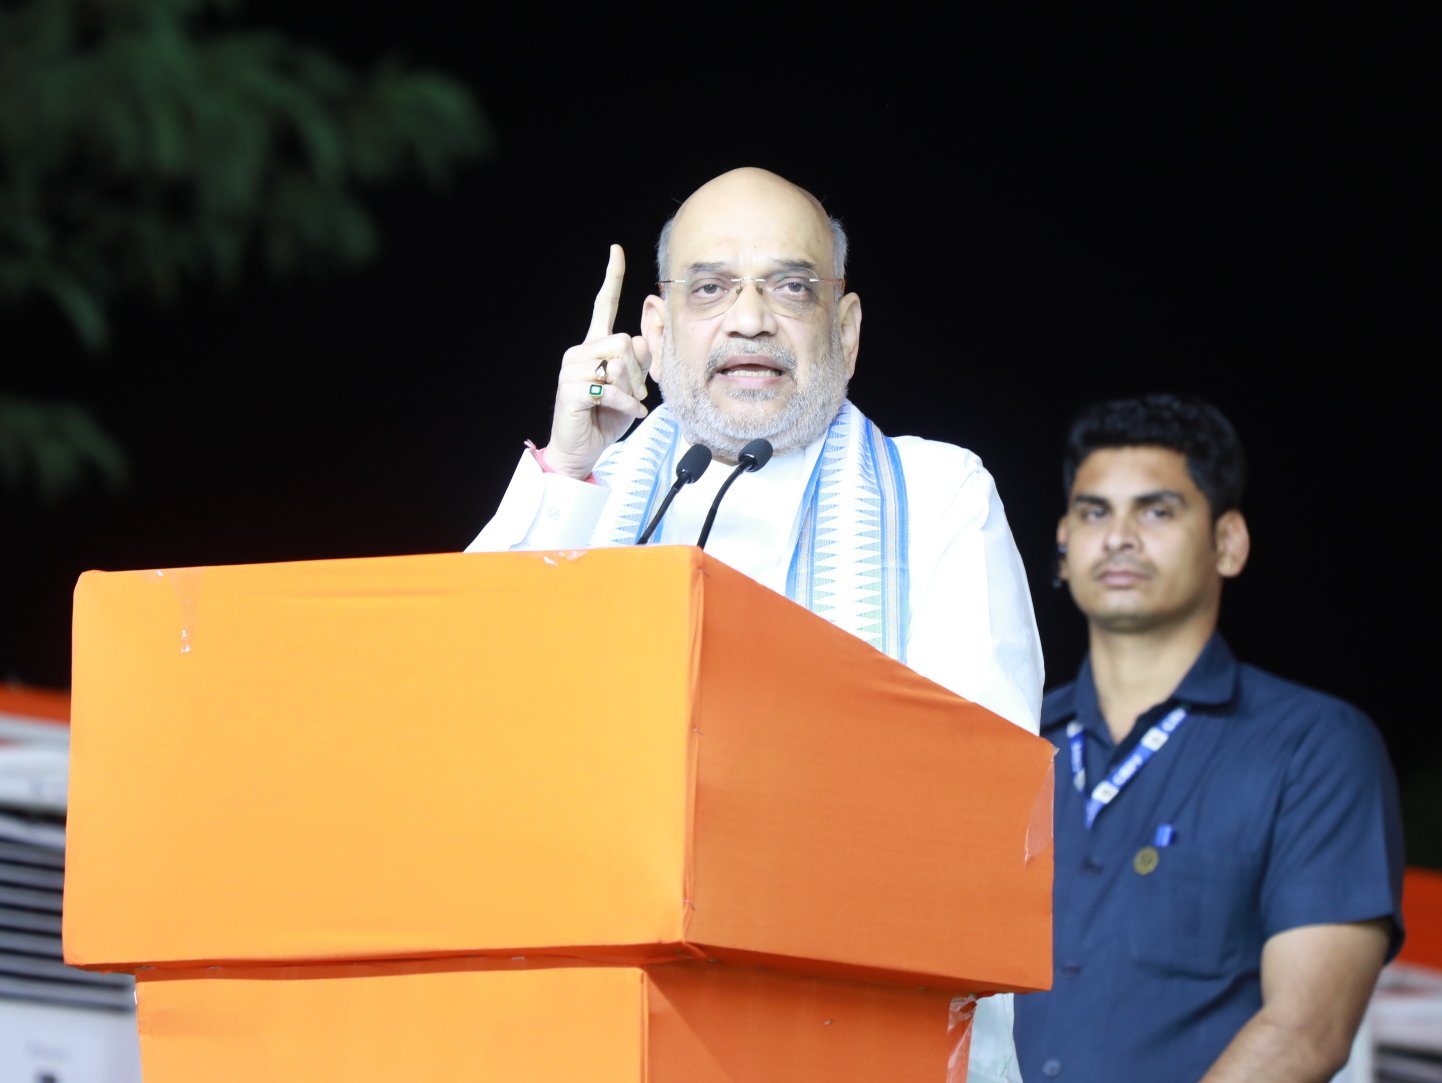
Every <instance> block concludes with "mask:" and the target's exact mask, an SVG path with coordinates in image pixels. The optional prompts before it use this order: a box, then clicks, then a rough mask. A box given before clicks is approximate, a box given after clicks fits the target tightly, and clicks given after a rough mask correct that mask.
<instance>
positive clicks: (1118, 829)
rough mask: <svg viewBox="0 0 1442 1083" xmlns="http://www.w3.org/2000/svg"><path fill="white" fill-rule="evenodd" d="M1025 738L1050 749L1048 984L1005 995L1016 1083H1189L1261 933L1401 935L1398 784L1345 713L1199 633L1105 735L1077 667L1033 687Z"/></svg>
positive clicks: (1241, 988) (1250, 964)
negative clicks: (1161, 699) (1366, 930)
mask: <svg viewBox="0 0 1442 1083" xmlns="http://www.w3.org/2000/svg"><path fill="white" fill-rule="evenodd" d="M1178 706H1181V707H1184V708H1185V709H1186V712H1187V713H1186V718H1185V720H1184V721H1183V722H1182V724H1181V725H1180V726H1179V727H1178V728H1177V729H1176V730H1175V731H1174V732H1173V733H1172V735H1171V737H1170V738H1169V739H1168V740H1167V742H1166V743H1165V744H1163V745H1162V746H1161V747H1160V748H1159V749H1158V750H1157V751H1156V753H1155V755H1153V756H1152V757H1151V759H1150V760H1148V761H1147V762H1146V764H1145V765H1144V766H1143V767H1142V768H1141V770H1140V771H1139V772H1137V773H1136V774H1135V775H1133V776H1132V778H1131V780H1130V781H1129V782H1128V783H1126V785H1124V786H1123V787H1122V788H1121V790H1120V791H1119V792H1118V794H1117V796H1116V797H1115V798H1114V799H1113V800H1112V801H1111V803H1110V804H1108V805H1106V806H1105V807H1104V808H1102V809H1101V811H1100V812H1099V813H1098V814H1097V816H1096V819H1095V822H1094V823H1093V826H1092V827H1091V829H1090V830H1088V829H1087V827H1086V822H1085V821H1086V817H1085V811H1084V810H1085V806H1086V801H1087V797H1088V796H1089V795H1090V793H1091V791H1092V789H1093V788H1094V787H1095V786H1096V784H1097V783H1098V782H1100V781H1102V780H1103V779H1105V778H1107V777H1108V775H1109V774H1110V773H1111V771H1112V770H1113V769H1114V768H1115V767H1116V766H1117V765H1118V764H1119V763H1121V762H1122V761H1124V760H1125V759H1126V758H1127V756H1128V755H1129V753H1130V752H1131V751H1132V750H1133V749H1134V748H1136V746H1137V744H1138V742H1139V740H1140V739H1141V737H1142V735H1143V734H1144V733H1146V732H1147V730H1149V729H1150V728H1151V726H1152V724H1153V723H1155V722H1158V721H1159V720H1161V719H1162V718H1163V717H1165V716H1166V715H1167V714H1168V713H1169V712H1171V711H1172V710H1173V709H1174V708H1176V707H1178ZM1073 720H1075V721H1076V722H1077V723H1079V724H1080V726H1081V734H1082V740H1083V743H1084V749H1085V753H1084V755H1085V770H1086V793H1082V792H1079V791H1078V790H1077V788H1076V786H1075V784H1074V781H1073V774H1072V770H1071V762H1072V761H1071V753H1070V751H1069V742H1068V737H1067V724H1068V723H1069V722H1071V721H1073ZM1041 733H1042V736H1043V737H1046V738H1048V739H1049V740H1051V741H1052V743H1053V744H1055V745H1056V746H1057V747H1058V749H1059V750H1060V751H1059V752H1058V754H1057V769H1056V803H1055V808H1054V820H1053V839H1054V842H1055V847H1056V851H1055V854H1056V865H1055V869H1056V872H1055V881H1054V888H1053V939H1052V950H1053V962H1054V968H1053V975H1052V988H1051V990H1050V991H1047V992H1041V993H1027V994H1024V995H1018V996H1017V997H1016V1002H1015V1003H1016V1028H1015V1033H1016V1045H1017V1054H1018V1056H1019V1058H1020V1062H1021V1070H1022V1078H1023V1079H1024V1080H1026V1083H1043V1081H1045V1080H1048V1079H1061V1080H1070V1081H1073V1083H1101V1081H1107V1083H1113V1081H1118V1080H1120V1081H1125V1080H1139V1081H1146V1083H1152V1081H1160V1080H1165V1081H1167V1083H1187V1081H1189V1080H1196V1079H1198V1078H1200V1077H1201V1076H1202V1075H1203V1074H1205V1072H1206V1070H1207V1069H1208V1068H1209V1067H1210V1066H1211V1064H1212V1062H1213V1061H1214V1060H1215V1059H1216V1058H1217V1057H1218V1056H1219V1055H1220V1054H1221V1052H1222V1050H1223V1049H1224V1048H1226V1046H1227V1043H1229V1042H1230V1041H1231V1040H1232V1038H1233V1037H1234V1036H1235V1035H1236V1033H1237V1031H1239V1030H1240V1029H1241V1028H1242V1026H1243V1025H1244V1024H1245V1023H1246V1022H1247V1020H1248V1019H1249V1018H1250V1017H1251V1016H1252V1015H1253V1014H1255V1013H1256V1011H1257V1010H1258V1009H1259V1008H1260V1007H1261V1004H1262V993H1261V982H1260V975H1261V953H1262V944H1263V943H1264V942H1265V941H1266V940H1267V938H1268V937H1270V936H1272V935H1273V934H1275V933H1279V932H1282V931H1284V930H1286V929H1291V928H1294V927H1296V926H1299V925H1313V924H1319V923H1336V922H1349V921H1362V920H1366V919H1370V918H1378V917H1388V916H1390V917H1391V919H1392V923H1393V935H1392V943H1391V947H1390V949H1389V953H1388V958H1389V959H1390V958H1391V957H1392V956H1394V955H1395V954H1396V952H1397V949H1398V948H1399V947H1400V946H1401V943H1402V913H1401V898H1402V872H1403V864H1404V859H1403V852H1402V827H1401V816H1400V813H1399V810H1398V802H1397V783H1396V776H1395V773H1394V771H1393V767H1392V764H1391V761H1390V760H1389V758H1388V755H1387V751H1386V748H1385V746H1384V745H1383V743H1382V739H1381V735H1380V734H1379V733H1378V732H1377V729H1376V727H1375V726H1374V725H1373V724H1372V721H1371V720H1370V719H1369V718H1368V717H1367V716H1366V715H1364V714H1362V713H1361V712H1360V711H1358V710H1357V709H1356V708H1355V707H1353V706H1351V705H1350V704H1348V703H1345V702H1343V701H1342V700H1340V699H1337V698H1336V697H1334V696H1329V695H1327V694H1325V693H1322V692H1319V691H1316V690H1314V689H1310V688H1306V687H1303V686H1301V685H1298V684H1294V683H1292V682H1290V681H1285V680H1282V679H1281V678H1278V677H1275V676H1272V675H1271V674H1269V673H1265V672H1263V671H1262V670H1259V669H1257V668H1256V667H1254V666H1248V665H1243V664H1241V663H1239V662H1238V661H1237V660H1236V659H1235V658H1234V657H1233V656H1232V653H1231V651H1230V650H1228V648H1227V645H1226V644H1225V643H1224V642H1223V641H1222V639H1221V638H1220V636H1213V637H1212V639H1211V641H1210V642H1209V643H1208V644H1207V647H1206V649H1205V650H1204V651H1203V652H1202V654H1201V656H1200V657H1199V658H1198V659H1197V661H1196V663H1195V664H1194V665H1193V666H1192V669H1191V671H1190V672H1188V674H1187V676H1186V678H1185V679H1184V680H1183V681H1182V683H1181V685H1180V686H1179V687H1178V688H1177V690H1176V692H1175V693H1174V694H1173V696H1172V698H1171V699H1170V700H1168V701H1167V702H1166V703H1162V704H1158V705H1157V706H1156V707H1154V708H1153V709H1152V710H1150V711H1148V712H1147V713H1146V714H1144V715H1143V716H1142V717H1141V718H1140V719H1139V720H1138V721H1137V724H1136V726H1135V728H1134V729H1133V731H1132V732H1131V733H1130V734H1129V735H1128V736H1127V738H1126V739H1125V740H1124V741H1123V742H1122V743H1121V744H1120V745H1114V744H1113V742H1112V739H1111V736H1110V732H1109V731H1108V729H1107V725H1106V721H1105V720H1104V719H1103V718H1102V716H1101V712H1100V709H1099V707H1098V705H1097V695H1096V686H1095V684H1094V683H1093V680H1092V673H1091V666H1090V660H1088V661H1086V662H1083V664H1082V667H1081V670H1080V672H1079V673H1078V675H1077V678H1076V680H1075V681H1073V682H1072V683H1071V684H1069V685H1065V686H1063V687H1061V688H1058V689H1056V690H1054V691H1053V692H1051V693H1049V694H1048V695H1047V697H1046V699H1045V702H1044V703H1043V705H1042V713H1041ZM1159 829H1160V836H1161V837H1160V839H1159ZM1168 836H1169V837H1168ZM1159 842H1165V843H1166V844H1165V845H1158V843H1159ZM1148 846H1150V847H1152V850H1151V852H1148V853H1144V854H1142V853H1140V852H1141V851H1142V850H1143V849H1144V848H1146V847H1148ZM1139 854H1140V856H1139Z"/></svg>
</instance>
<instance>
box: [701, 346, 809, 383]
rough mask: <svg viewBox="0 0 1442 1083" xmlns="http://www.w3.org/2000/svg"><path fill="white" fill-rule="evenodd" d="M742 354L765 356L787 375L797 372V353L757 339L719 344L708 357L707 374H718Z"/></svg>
mask: <svg viewBox="0 0 1442 1083" xmlns="http://www.w3.org/2000/svg"><path fill="white" fill-rule="evenodd" d="M741 354H747V355H749V356H752V357H764V358H766V359H767V360H768V361H770V362H771V363H772V364H774V365H775V366H776V368H777V369H779V370H780V371H781V372H783V373H785V374H786V375H787V376H794V375H795V374H796V355H795V354H793V353H792V352H791V351H790V350H788V349H786V348H785V347H783V346H778V345H776V344H775V343H774V342H765V341H761V340H756V341H751V342H745V343H739V342H738V343H722V344H721V345H720V346H717V347H716V348H715V349H714V350H712V351H711V353H710V354H709V355H708V356H707V358H706V375H707V376H714V375H716V373H717V372H719V371H721V368H722V366H724V365H725V364H726V363H727V362H728V361H730V360H731V359H732V358H733V357H737V356H739V355H741Z"/></svg>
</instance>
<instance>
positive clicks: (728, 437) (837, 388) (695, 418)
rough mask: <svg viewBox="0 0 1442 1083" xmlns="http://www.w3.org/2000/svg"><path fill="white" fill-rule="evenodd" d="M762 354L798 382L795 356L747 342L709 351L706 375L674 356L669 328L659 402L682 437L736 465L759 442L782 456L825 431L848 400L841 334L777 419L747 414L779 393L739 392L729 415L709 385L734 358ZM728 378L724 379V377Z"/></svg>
mask: <svg viewBox="0 0 1442 1083" xmlns="http://www.w3.org/2000/svg"><path fill="white" fill-rule="evenodd" d="M739 352H744V353H748V354H760V355H763V356H765V357H766V358H768V359H769V360H771V361H772V362H774V363H775V364H776V366H777V367H778V368H779V369H781V370H782V371H783V372H785V373H786V374H787V375H789V376H790V377H791V378H792V379H793V380H795V378H796V357H795V355H794V354H792V353H791V351H790V350H787V349H784V348H782V347H780V346H777V345H775V344H773V343H772V342H771V340H769V339H762V338H753V339H746V340H745V344H744V346H738V344H736V343H735V342H734V341H727V342H723V343H722V344H721V345H719V346H717V347H716V348H715V349H714V350H712V351H711V354H710V356H709V357H708V358H707V359H706V366H705V371H704V372H698V371H697V370H696V368H695V367H694V366H691V365H688V364H686V363H685V362H684V361H681V360H680V359H679V358H678V357H677V356H676V343H675V340H674V338H673V337H672V335H671V328H670V326H669V325H667V327H666V330H665V332H664V335H663V338H662V342H661V358H662V365H663V370H664V371H665V373H666V382H665V383H664V384H662V385H661V397H662V399H664V400H665V402H666V404H667V405H668V406H670V407H671V412H672V414H674V415H675V417H676V420H677V422H678V423H679V424H680V426H681V435H682V436H684V437H685V438H686V440H687V441H689V442H690V443H693V444H705V445H706V446H707V447H709V448H710V449H711V451H712V453H713V454H714V455H715V456H716V457H717V458H718V459H720V460H722V461H723V462H733V463H734V462H735V461H736V457H737V456H738V455H739V454H740V452H741V449H742V448H743V447H745V446H746V444H747V443H748V442H750V441H751V440H754V439H756V438H757V437H765V438H766V439H767V440H769V441H770V442H771V447H772V450H773V451H774V452H775V453H776V454H778V455H780V454H784V453H785V452H788V451H796V450H798V449H800V448H804V447H805V446H806V445H807V444H809V443H811V441H813V440H815V439H816V438H817V437H818V436H820V435H821V434H822V433H824V432H825V431H826V427H827V426H828V425H830V424H831V420H832V418H834V417H835V416H836V412H837V411H838V410H840V409H841V404H842V402H844V401H845V399H846V386H847V372H846V362H845V360H844V358H843V356H842V345H841V329H840V328H839V327H838V326H836V324H835V323H833V324H832V327H831V339H830V341H829V342H828V343H827V346H826V350H825V352H824V353H822V354H821V355H820V356H819V357H817V359H816V361H815V363H814V364H813V365H812V366H811V368H810V372H809V374H808V376H807V378H806V379H805V381H804V382H798V383H796V385H795V390H794V391H793V392H792V394H791V397H790V398H789V399H787V400H786V404H785V405H784V406H783V407H782V408H781V412H780V413H779V414H771V413H769V412H767V413H764V414H763V413H752V412H749V411H747V410H745V409H744V405H745V404H746V403H747V402H756V403H760V404H765V403H769V402H770V401H771V400H772V399H774V398H775V397H776V396H777V395H778V393H779V389H777V388H754V389H738V390H735V391H733V392H732V393H731V409H730V411H729V412H728V411H725V410H722V409H721V407H719V406H717V404H716V403H715V402H714V401H713V400H712V398H711V396H710V395H709V394H707V385H708V384H709V383H710V381H711V379H712V378H713V377H714V374H715V373H716V371H717V369H719V368H720V366H721V365H723V364H725V363H726V361H728V360H729V359H730V358H731V356H732V355H733V354H736V353H739ZM722 378H723V379H724V377H722Z"/></svg>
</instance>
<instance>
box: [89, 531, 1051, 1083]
mask: <svg viewBox="0 0 1442 1083" xmlns="http://www.w3.org/2000/svg"><path fill="white" fill-rule="evenodd" d="M71 696H72V720H71V752H70V755H71V766H70V807H69V814H68V825H67V836H68V837H67V858H66V876H65V908H64V919H63V938H64V945H65V958H66V961H67V962H69V963H71V964H73V965H77V966H83V967H90V968H95V969H102V970H115V969H123V970H129V971H133V972H134V973H135V974H136V976H137V979H138V980H137V995H138V1005H139V1025H140V1030H141V1049H142V1058H143V1063H144V1069H145V1072H146V1080H147V1083H168V1081H170V1080H180V1079H187V1080H189V1079H195V1078H206V1079H208V1080H229V1079H235V1080H241V1079H245V1080H247V1081H250V1080H260V1079H263V1080H271V1079H274V1080H302V1079H304V1080H311V1079H319V1078H332V1077H333V1078H345V1079H347V1080H355V1081H368V1080H372V1079H374V1080H377V1081H379V1080H382V1079H384V1080H393V1079H396V1078H426V1077H427V1076H428V1075H430V1074H440V1073H441V1072H442V1071H444V1074H445V1075H446V1078H448V1079H506V1080H519V1081H532V1080H551V1079H557V1080H560V1079H563V1078H564V1079H567V1080H574V1079H575V1078H577V1077H578V1076H579V1077H583V1078H586V1079H588V1080H618V1081H623V1080H624V1081H626V1083H630V1081H638V1083H639V1081H641V1080H647V1081H653V1083H654V1081H665V1080H670V1079H685V1080H688V1081H705V1080H712V1079H714V1080H717V1081H718V1083H719V1081H721V1080H730V1081H743V1080H744V1081H750V1080H768V1079H780V1078H787V1079H795V1078H798V1077H801V1078H805V1077H806V1076H808V1075H810V1074H812V1073H816V1074H817V1075H818V1077H819V1076H822V1075H824V1077H825V1078H827V1079H829V1080H847V1079H857V1080H860V1079H876V1078H887V1079H890V1080H897V1081H906V1080H911V1079H918V1080H929V1081H935V1083H941V1081H942V1080H948V1079H950V1080H959V1079H961V1078H963V1077H964V1063H965V1059H964V1057H958V1043H960V1042H962V1041H964V1039H965V1037H966V1034H967V1022H966V1020H967V1019H968V1018H969V1016H968V1014H967V1012H968V1004H969V1000H968V998H969V997H974V996H984V995H986V994H988V993H992V992H998V991H1016V992H1026V991H1029V990H1034V989H1041V988H1046V987H1047V986H1048V985H1049V983H1050V977H1051V962H1050V954H1051V936H1050V924H1051V771H1052V748H1051V745H1050V744H1049V743H1048V742H1046V741H1044V740H1042V739H1041V738H1039V737H1035V736H1033V735H1031V734H1028V733H1026V732H1024V731H1022V730H1021V729H1019V728H1018V727H1016V726H1014V725H1012V724H1011V723H1009V722H1007V721H1005V720H1004V719H1001V718H998V717H997V716H995V715H993V714H991V713H990V712H988V711H986V710H984V709H983V708H981V707H979V706H977V705H975V704H972V703H969V702H968V701H966V700H964V699H961V698H959V697H957V696H955V695H953V694H952V693H950V692H949V691H947V690H945V689H943V688H941V687H939V686H937V685H936V684H934V683H932V682H930V681H928V680H926V679H924V678H922V677H920V676H918V675H917V674H915V673H913V672H912V671H911V670H909V669H907V668H906V667H905V666H903V665H900V664H899V663H897V662H895V661H894V660H892V659H890V658H888V657H886V656H885V655H883V654H882V653H880V652H879V651H876V650H874V649H873V648H872V647H870V646H869V645H867V644H865V643H863V642H861V641H860V640H858V639H856V638H855V637H853V636H851V635H849V634H848V633H846V632H843V631H841V630H840V629H837V628H835V627H833V626H832V625H831V624H829V623H828V622H826V621H824V620H822V619H821V618H819V617H817V616H815V615H814V614H812V613H810V612H808V611H807V610H805V609H803V608H802V607H800V606H797V605H795V604H794V603H792V602H790V601H788V600H787V599H786V598H784V597H781V596H780V595H777V594H776V593H774V592H772V591H770V590H768V589H767V588H765V587H762V586H760V585H759V584H757V583H755V582H754V581H752V580H750V579H749V578H747V577H745V576H743V575H741V574H740V573H738V572H736V571H735V570H733V569H731V568H729V567H727V566H726V565H724V564H721V563H720V562H718V561H716V560H714V559H713V558H711V557H709V556H708V555H706V554H705V553H703V552H702V551H701V550H699V549H696V548H694V547H690V546H658V547H649V548H623V549H590V550H576V551H564V552H540V553H496V554H479V553H478V554H440V555H421V556H406V557H385V558H366V559H349V560H333V561H301V562H293V563H284V564H268V565H232V566H218V567H207V568H183V569H163V570H149V571H127V572H87V573H85V574H84V575H82V576H81V577H80V580H79V582H78V583H77V586H76V590H75V610H74V669H73V678H72V689H71ZM928 1034H929V1035H932V1038H931V1039H930V1040H927V1039H926V1038H925V1037H924V1036H925V1035H928ZM902 1036H916V1040H915V1041H911V1040H909V1038H908V1039H906V1040H901V1037H902ZM246 1049H248V1050H249V1051H250V1052H249V1053H248V1054H247V1053H245V1052H244V1050H246ZM958 1061H959V1062H960V1063H959V1064H958ZM260 1065H263V1067H258V1066H260ZM578 1065H579V1067H578ZM948 1065H949V1067H948ZM326 1066H328V1067H326ZM417 1066H421V1068H424V1070H423V1071H422V1070H420V1068H418V1067H417ZM823 1067H824V1072H823V1071H822V1068H823ZM958 1072H959V1073H960V1074H958Z"/></svg>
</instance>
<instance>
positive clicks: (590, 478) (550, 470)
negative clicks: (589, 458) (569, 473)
mask: <svg viewBox="0 0 1442 1083" xmlns="http://www.w3.org/2000/svg"><path fill="white" fill-rule="evenodd" d="M526 448H527V449H528V450H529V451H530V453H531V457H532V458H533V459H535V460H536V465H537V466H539V467H540V468H541V473H543V474H559V473H561V471H560V470H557V469H556V468H555V467H554V466H552V465H551V464H550V463H548V462H547V461H546V449H545V448H542V447H537V446H536V442H535V441H534V440H527V441H526ZM577 480H579V481H584V482H586V483H587V484H588V485H595V484H596V475H595V473H594V472H593V473H590V474H587V475H586V476H585V477H584V478H579V479H577Z"/></svg>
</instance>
